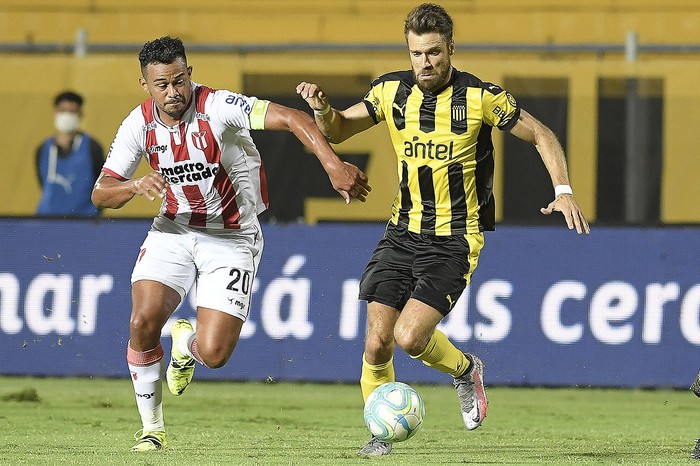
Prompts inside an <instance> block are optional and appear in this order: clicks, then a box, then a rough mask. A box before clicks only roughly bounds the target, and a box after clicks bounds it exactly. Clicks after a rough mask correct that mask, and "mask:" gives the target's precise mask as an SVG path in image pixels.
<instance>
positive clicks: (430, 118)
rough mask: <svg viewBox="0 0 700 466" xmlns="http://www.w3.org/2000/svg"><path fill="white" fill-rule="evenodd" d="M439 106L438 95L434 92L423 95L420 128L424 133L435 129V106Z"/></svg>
mask: <svg viewBox="0 0 700 466" xmlns="http://www.w3.org/2000/svg"><path fill="white" fill-rule="evenodd" d="M436 107H437V96H435V95H432V94H425V95H423V101H422V102H421V104H420V109H419V115H420V116H419V121H420V130H421V131H423V132H424V133H432V132H433V131H435V108H436Z"/></svg>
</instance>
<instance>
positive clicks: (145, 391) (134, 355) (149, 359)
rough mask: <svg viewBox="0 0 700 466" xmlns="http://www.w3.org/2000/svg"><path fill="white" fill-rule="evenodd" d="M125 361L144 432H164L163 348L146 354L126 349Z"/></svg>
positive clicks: (154, 349)
mask: <svg viewBox="0 0 700 466" xmlns="http://www.w3.org/2000/svg"><path fill="white" fill-rule="evenodd" d="M126 360H127V362H128V364H129V372H130V373H131V382H132V383H133V384H134V393H135V394H136V407H137V408H138V410H139V414H140V415H141V423H142V424H143V430H144V431H150V430H165V423H164V421H163V382H162V381H161V377H162V374H163V370H164V364H165V361H164V358H163V348H162V347H161V346H160V344H159V345H158V346H156V347H155V348H153V349H152V350H149V351H146V352H143V353H141V352H138V351H134V350H133V349H131V346H129V347H128V348H127V356H126Z"/></svg>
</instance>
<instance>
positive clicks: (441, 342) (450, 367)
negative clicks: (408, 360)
mask: <svg viewBox="0 0 700 466" xmlns="http://www.w3.org/2000/svg"><path fill="white" fill-rule="evenodd" d="M411 357H412V358H414V359H420V360H421V361H423V364H425V365H426V366H428V367H432V368H434V369H437V370H439V371H440V372H444V373H446V374H450V375H451V376H452V377H459V376H460V375H463V374H464V373H465V372H467V369H469V364H470V363H469V359H467V357H466V356H465V355H464V353H462V352H461V351H460V350H459V349H457V347H456V346H455V345H453V344H452V342H450V340H448V338H447V336H446V335H445V334H444V333H442V332H441V331H440V330H438V329H435V332H434V333H433V336H432V337H430V341H429V342H428V345H427V346H426V347H425V349H424V350H423V352H422V353H421V354H419V355H418V356H411Z"/></svg>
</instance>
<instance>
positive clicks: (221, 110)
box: [210, 91, 270, 130]
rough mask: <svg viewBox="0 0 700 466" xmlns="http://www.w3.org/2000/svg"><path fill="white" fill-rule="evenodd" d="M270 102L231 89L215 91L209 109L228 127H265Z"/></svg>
mask: <svg viewBox="0 0 700 466" xmlns="http://www.w3.org/2000/svg"><path fill="white" fill-rule="evenodd" d="M269 105H270V102H269V101H267V100H262V99H258V98H257V97H249V96H246V95H243V94H238V93H236V92H231V91H216V93H215V94H214V98H213V99H212V101H211V109H210V111H211V112H212V113H213V114H214V115H216V116H217V118H218V119H219V121H221V123H222V124H224V125H225V126H228V127H230V128H239V129H253V130H255V129H265V114H266V113H267V108H268V107H269Z"/></svg>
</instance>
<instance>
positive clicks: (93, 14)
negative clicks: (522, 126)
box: [0, 0, 700, 44]
mask: <svg viewBox="0 0 700 466" xmlns="http://www.w3.org/2000/svg"><path fill="white" fill-rule="evenodd" d="M419 3H420V1H413V0H381V1H380V0H303V1H302V0H260V1H249V0H197V1H191V0H149V1H143V0H70V1H69V2H66V1H65V0H31V1H27V0H3V1H2V2H0V42H25V41H29V42H54V41H58V42H71V41H72V40H73V39H74V37H75V31H76V30H77V29H80V28H82V29H85V30H86V31H87V33H88V37H89V38H90V40H92V41H95V42H125V43H139V42H141V43H142V42H144V41H146V40H149V39H151V38H152V37H153V36H154V35H158V34H173V35H178V36H180V37H182V39H183V40H186V41H195V42H200V43H221V42H233V43H278V42H283V43H291V42H302V43H304V42H332V43H343V44H345V43H367V42H397V41H398V40H399V39H400V31H401V29H402V27H403V20H404V18H405V16H406V13H407V12H408V11H409V10H410V9H411V8H412V7H414V6H416V5H417V4H419ZM438 3H440V4H442V5H443V6H444V7H445V8H447V10H448V11H449V12H450V14H451V15H452V16H453V18H454V20H455V24H456V28H455V39H456V41H457V42H460V41H461V42H510V43H518V42H520V43H552V42H553V43H586V42H614V43H618V42H621V41H622V40H624V37H625V34H626V33H627V31H629V30H636V31H638V32H639V33H640V39H641V40H642V41H643V42H650V43H693V42H696V41H697V39H698V31H700V4H699V3H700V2H697V1H696V0H586V1H578V0H499V1H493V0H443V1H440V2H438Z"/></svg>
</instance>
